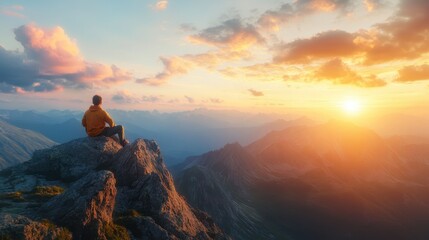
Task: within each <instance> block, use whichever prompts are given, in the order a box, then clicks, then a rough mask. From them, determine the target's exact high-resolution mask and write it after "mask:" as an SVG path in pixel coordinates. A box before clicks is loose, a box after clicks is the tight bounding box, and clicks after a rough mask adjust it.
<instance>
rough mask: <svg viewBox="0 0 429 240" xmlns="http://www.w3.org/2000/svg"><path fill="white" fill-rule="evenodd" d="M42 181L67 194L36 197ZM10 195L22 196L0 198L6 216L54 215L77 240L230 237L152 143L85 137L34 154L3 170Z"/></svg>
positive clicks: (1, 188)
mask: <svg viewBox="0 0 429 240" xmlns="http://www.w3.org/2000/svg"><path fill="white" fill-rule="evenodd" d="M41 186H42V187H45V188H54V186H55V187H60V188H63V189H64V192H63V193H61V194H58V195H57V196H55V197H52V196H51V197H45V198H43V199H40V198H36V197H34V194H35V192H37V189H40V187H41ZM12 193H16V194H17V193H19V194H20V196H21V197H22V200H21V201H20V202H19V204H18V203H16V202H14V201H13V200H10V201H9V200H7V201H6V202H3V204H2V206H3V205H4V204H6V206H9V207H5V208H2V209H1V210H0V213H1V214H10V213H12V211H13V212H19V217H25V218H29V219H31V221H29V222H32V221H39V219H49V221H51V222H52V224H54V225H56V226H58V227H63V228H67V229H68V230H69V231H71V233H72V235H73V239H88V238H90V239H94V238H97V239H110V238H112V236H107V235H108V234H112V232H113V233H114V234H116V235H115V236H116V237H120V238H124V239H127V238H128V239H129V238H130V237H131V238H133V239H135V238H138V239H141V238H154V237H155V238H157V239H213V238H216V239H226V238H227V237H226V236H225V235H224V234H223V233H222V231H221V230H220V229H219V228H218V227H217V226H216V225H214V224H212V223H210V220H209V217H208V216H207V215H205V214H203V213H202V212H199V211H198V210H195V209H192V208H191V207H190V206H189V205H188V204H187V202H186V201H185V200H184V199H183V198H182V197H181V196H180V195H179V194H178V193H177V192H176V189H175V187H174V183H173V179H172V177H171V174H170V173H169V171H168V170H167V168H166V167H165V165H164V162H163V159H162V155H161V151H160V149H159V146H158V145H157V143H156V142H155V141H151V140H145V139H137V140H136V141H134V142H133V143H132V144H129V145H127V146H125V147H123V148H122V147H121V146H120V145H119V144H118V143H117V142H116V141H114V140H113V139H111V138H107V137H97V138H81V139H76V140H74V141H71V142H68V143H65V144H62V145H58V146H55V147H52V148H50V149H46V150H40V151H37V152H36V153H35V154H34V156H33V158H32V159H31V160H30V161H28V162H26V163H24V164H21V165H18V166H16V167H13V168H9V169H7V170H5V171H3V172H0V194H1V195H5V196H6V195H7V194H12ZM7 196H9V195H7ZM0 201H3V200H1V198H0ZM1 203H2V202H0V204H1ZM34 206H40V208H38V207H37V208H35V207H34ZM17 209H18V210H17ZM39 209H40V210H39ZM11 216H12V215H11ZM0 220H1V218H0ZM4 224H6V223H5V222H1V221H0V236H1V235H2V233H4V232H5V231H6V232H7V231H8V230H7V229H6V230H4V229H5V228H8V227H7V226H6V227H5V225H4ZM8 226H9V225H8ZM2 227H3V228H2ZM9 227H13V226H9ZM2 229H3V230H2ZM109 229H110V230H109ZM112 229H113V230H112ZM126 236H128V237H126Z"/></svg>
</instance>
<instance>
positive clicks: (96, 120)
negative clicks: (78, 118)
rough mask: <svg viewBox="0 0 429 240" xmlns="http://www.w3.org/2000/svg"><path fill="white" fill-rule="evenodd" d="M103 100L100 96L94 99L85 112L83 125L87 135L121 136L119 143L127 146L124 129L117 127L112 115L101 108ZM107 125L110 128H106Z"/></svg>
mask: <svg viewBox="0 0 429 240" xmlns="http://www.w3.org/2000/svg"><path fill="white" fill-rule="evenodd" d="M102 101H103V100H102V98H101V97H100V96H98V95H95V96H94V97H92V103H93V104H94V105H92V106H90V107H89V109H88V110H87V111H86V112H85V114H84V115H83V118H82V125H83V126H84V127H85V129H86V133H87V134H88V136H90V137H98V136H106V137H110V136H113V135H115V134H118V136H119V143H120V144H121V145H122V146H125V145H127V144H128V143H129V142H128V140H126V139H125V132H124V127H122V126H121V125H116V126H115V122H114V121H113V119H112V118H111V117H110V115H109V114H108V113H107V112H106V111H104V110H103V109H102V108H101V103H102ZM106 123H107V124H109V127H106Z"/></svg>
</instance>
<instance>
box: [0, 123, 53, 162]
mask: <svg viewBox="0 0 429 240" xmlns="http://www.w3.org/2000/svg"><path fill="white" fill-rule="evenodd" d="M54 144H55V142H53V141H52V140H50V139H48V138H46V137H45V136H43V135H41V134H39V133H36V132H33V131H30V130H25V129H21V128H17V127H15V126H12V125H10V124H8V123H6V122H4V121H2V120H0V169H3V168H6V167H10V166H13V165H16V164H18V163H22V162H24V161H27V160H29V159H30V158H31V155H32V154H33V152H34V151H35V150H38V149H43V148H48V147H50V146H53V145H54Z"/></svg>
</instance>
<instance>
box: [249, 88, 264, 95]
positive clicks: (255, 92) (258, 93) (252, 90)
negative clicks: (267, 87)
mask: <svg viewBox="0 0 429 240" xmlns="http://www.w3.org/2000/svg"><path fill="white" fill-rule="evenodd" d="M247 90H248V91H249V92H250V94H252V96H254V97H262V96H264V93H263V92H261V91H257V90H255V89H252V88H249V89H247Z"/></svg>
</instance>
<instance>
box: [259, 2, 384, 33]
mask: <svg viewBox="0 0 429 240" xmlns="http://www.w3.org/2000/svg"><path fill="white" fill-rule="evenodd" d="M382 1H383V0H363V1H362V2H361V3H362V4H363V5H364V6H365V8H366V9H367V10H368V11H369V12H370V11H373V10H375V9H378V8H380V7H381V6H383V4H382ZM356 2H357V1H352V0H296V1H294V2H293V3H286V4H283V5H281V6H280V8H278V9H277V10H268V11H266V12H264V13H263V14H262V15H261V16H259V18H258V20H257V25H258V26H259V27H260V28H261V29H262V30H269V31H274V32H276V31H279V30H280V27H281V26H282V25H284V24H287V23H289V22H291V21H292V20H294V19H297V18H301V17H304V16H306V15H310V14H315V13H318V12H333V11H338V12H339V13H340V14H342V15H346V14H347V13H350V12H352V11H353V10H354V9H355V7H356ZM358 3H359V2H358Z"/></svg>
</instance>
